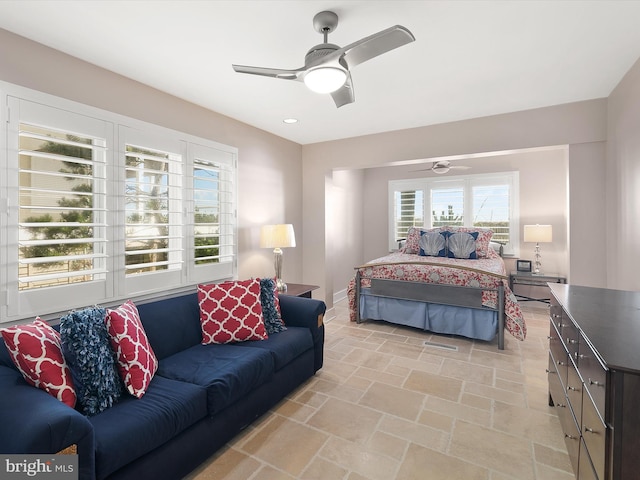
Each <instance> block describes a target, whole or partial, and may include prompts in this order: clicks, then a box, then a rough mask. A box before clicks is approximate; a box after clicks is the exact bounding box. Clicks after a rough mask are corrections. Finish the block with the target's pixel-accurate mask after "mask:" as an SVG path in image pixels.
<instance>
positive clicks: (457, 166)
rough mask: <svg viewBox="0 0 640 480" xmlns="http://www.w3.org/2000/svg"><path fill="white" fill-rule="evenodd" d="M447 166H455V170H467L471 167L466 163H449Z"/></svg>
mask: <svg viewBox="0 0 640 480" xmlns="http://www.w3.org/2000/svg"><path fill="white" fill-rule="evenodd" d="M449 168H455V169H456V170H468V169H470V168H471V167H468V166H466V165H449Z"/></svg>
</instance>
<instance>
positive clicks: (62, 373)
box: [0, 317, 77, 408]
mask: <svg viewBox="0 0 640 480" xmlns="http://www.w3.org/2000/svg"><path fill="white" fill-rule="evenodd" d="M0 332H2V338H3V339H4V343H5V344H6V345H7V350H8V351H9V354H10V355H11V360H13V363H14V364H15V365H16V367H18V370H20V373H22V376H23V377H24V379H25V380H26V381H27V383H29V384H30V385H33V386H34V387H38V388H40V389H42V390H44V391H45V392H47V393H48V394H49V395H52V396H54V397H56V398H57V399H58V400H60V401H61V402H62V403H64V404H66V405H69V406H70V407H71V408H73V407H75V405H76V400H77V397H76V391H75V388H74V386H73V380H72V378H71V370H70V369H69V366H68V365H67V362H66V361H65V359H64V356H63V355H62V349H61V346H60V334H59V333H58V332H56V331H55V330H54V329H53V328H51V327H50V326H49V324H47V323H46V322H43V321H42V320H41V319H40V318H39V317H38V318H36V320H35V321H34V322H33V323H29V324H26V325H16V326H14V327H7V328H3V329H2V330H0Z"/></svg>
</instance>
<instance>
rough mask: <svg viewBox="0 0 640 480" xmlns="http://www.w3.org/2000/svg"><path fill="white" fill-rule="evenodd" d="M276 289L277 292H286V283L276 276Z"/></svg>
mask: <svg viewBox="0 0 640 480" xmlns="http://www.w3.org/2000/svg"><path fill="white" fill-rule="evenodd" d="M276 289H277V290H278V291H279V292H286V291H287V284H286V283H284V281H283V280H282V279H281V278H277V279H276Z"/></svg>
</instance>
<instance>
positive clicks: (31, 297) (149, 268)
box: [0, 81, 238, 323]
mask: <svg viewBox="0 0 640 480" xmlns="http://www.w3.org/2000/svg"><path fill="white" fill-rule="evenodd" d="M0 98H2V102H3V104H4V106H5V108H3V109H0V120H1V121H0V139H2V140H0V227H1V228H0V323H3V322H18V321H22V320H24V319H29V318H33V317H34V316H36V315H41V316H43V318H45V319H48V316H50V317H49V318H59V316H60V315H62V314H63V313H65V312H68V311H69V310H72V309H80V308H84V307H86V306H90V305H97V304H99V305H103V306H112V305H118V304H120V303H122V302H123V301H125V300H127V299H132V300H134V301H146V300H147V299H150V298H154V297H156V296H159V295H174V294H180V293H182V292H184V291H191V290H192V289H193V287H194V285H196V284H197V283H202V282H216V281H222V280H228V279H233V278H237V264H238V259H237V257H238V256H237V220H236V204H237V199H236V197H237V191H236V189H237V181H236V178H237V149H235V148H233V147H229V146H227V145H222V144H219V143H217V142H213V141H211V140H207V139H203V138H200V137H196V136H193V135H189V134H186V133H183V132H178V131H175V130H171V129H167V128H163V127H159V126H157V125H153V124H149V123H147V122H142V121H138V120H135V119H131V118H128V117H124V116H121V115H117V114H114V113H111V112H106V111H104V110H100V109H97V108H93V107H89V106H86V105H81V104H78V103H75V102H70V101H68V100H65V99H61V98H57V97H54V96H51V95H47V94H44V93H40V92H34V91H32V90H28V89H25V88H22V87H17V86H15V85H10V84H6V83H4V82H1V81H0ZM5 139H6V141H5Z"/></svg>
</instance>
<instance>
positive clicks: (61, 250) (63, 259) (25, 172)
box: [18, 123, 106, 290]
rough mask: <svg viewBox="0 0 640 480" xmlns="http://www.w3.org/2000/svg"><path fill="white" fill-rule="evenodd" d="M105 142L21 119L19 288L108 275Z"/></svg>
mask: <svg viewBox="0 0 640 480" xmlns="http://www.w3.org/2000/svg"><path fill="white" fill-rule="evenodd" d="M104 144H105V140H104V139H100V138H92V137H89V136H86V135H85V136H79V135H77V134H73V133H71V132H64V131H57V130H53V129H50V128H47V127H40V126H35V125H30V124H28V123H20V131H19V152H18V155H19V179H20V180H19V182H20V183H19V207H18V215H19V219H20V220H19V223H18V228H19V242H18V245H19V260H18V263H19V265H20V266H19V274H18V281H19V289H20V290H26V289H33V288H41V287H46V286H54V285H65V284H70V283H78V282H88V281H92V280H93V279H94V276H95V275H100V274H104V273H106V267H105V262H104V258H105V257H106V254H105V244H106V238H105V227H106V223H105V210H106V209H105V187H104V183H105V180H106V178H105V148H104Z"/></svg>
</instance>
